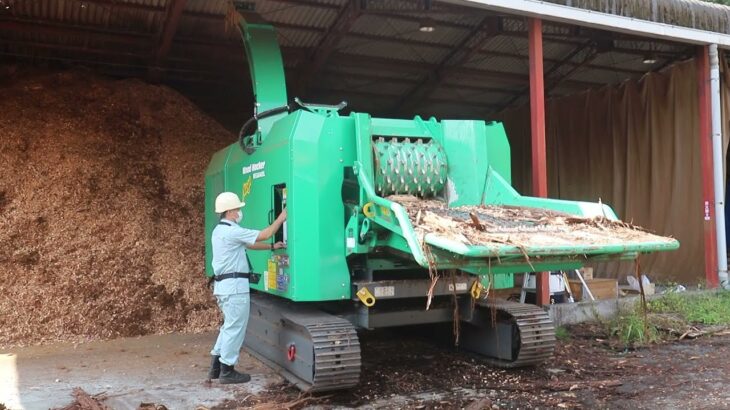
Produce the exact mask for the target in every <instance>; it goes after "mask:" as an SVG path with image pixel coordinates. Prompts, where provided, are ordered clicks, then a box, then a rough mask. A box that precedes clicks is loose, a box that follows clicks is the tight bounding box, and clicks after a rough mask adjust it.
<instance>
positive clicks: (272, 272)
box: [266, 259, 278, 290]
mask: <svg viewBox="0 0 730 410" xmlns="http://www.w3.org/2000/svg"><path fill="white" fill-rule="evenodd" d="M277 268H278V265H277V264H276V261H274V260H272V259H269V276H268V277H267V278H266V280H268V287H269V289H273V290H276V273H277V272H276V271H277Z"/></svg>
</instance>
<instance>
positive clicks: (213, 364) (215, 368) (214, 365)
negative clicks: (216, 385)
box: [208, 356, 221, 379]
mask: <svg viewBox="0 0 730 410" xmlns="http://www.w3.org/2000/svg"><path fill="white" fill-rule="evenodd" d="M210 357H211V360H210V370H208V378H209V379H217V378H218V377H219V376H220V375H221V362H220V361H218V359H220V358H221V357H220V356H210Z"/></svg>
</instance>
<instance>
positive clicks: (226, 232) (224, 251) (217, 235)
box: [211, 219, 260, 296]
mask: <svg viewBox="0 0 730 410" xmlns="http://www.w3.org/2000/svg"><path fill="white" fill-rule="evenodd" d="M259 232H260V231H257V230H255V229H246V228H241V227H240V226H239V225H238V224H237V223H235V222H233V221H229V220H227V219H222V220H221V222H220V223H219V224H218V225H217V226H216V227H215V229H213V237H212V240H211V244H212V248H213V261H212V266H213V273H215V274H216V275H223V274H224V273H233V272H241V273H246V272H251V268H250V267H249V266H248V261H247V260H246V247H247V246H251V245H253V244H254V243H256V238H258V236H259ZM237 293H249V286H248V279H245V278H231V279H224V280H222V281H216V282H215V286H214V287H213V294H214V295H216V296H221V295H235V294H237Z"/></svg>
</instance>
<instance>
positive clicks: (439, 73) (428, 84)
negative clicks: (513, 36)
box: [391, 17, 499, 112]
mask: <svg viewBox="0 0 730 410" xmlns="http://www.w3.org/2000/svg"><path fill="white" fill-rule="evenodd" d="M498 33H499V19H498V18H495V17H484V18H483V19H482V21H481V22H480V23H479V25H477V26H476V27H475V28H474V29H472V30H471V31H470V32H469V33H468V34H467V35H466V36H464V38H462V39H461V41H459V44H457V45H456V46H454V47H453V48H452V50H451V52H449V53H448V54H446V56H445V57H444V58H443V59H442V60H441V62H439V63H438V65H437V66H436V67H434V68H433V69H432V70H431V71H430V72H429V73H428V75H426V76H425V77H424V78H423V80H421V82H420V83H418V84H416V85H415V86H414V87H412V88H411V89H410V90H409V91H408V92H407V93H406V94H405V95H404V96H403V97H401V98H399V99H398V100H397V101H396V102H395V104H394V105H393V106H392V107H391V111H392V112H404V111H410V110H412V109H413V108H414V106H415V105H417V104H418V102H420V101H422V100H423V99H427V98H428V97H430V96H431V94H432V93H433V92H434V91H435V90H436V89H437V88H438V87H439V85H441V83H442V82H443V81H444V78H445V77H446V75H445V74H446V73H445V72H444V68H446V66H447V64H449V63H450V62H451V60H453V59H454V57H455V56H457V55H458V54H459V53H460V52H462V51H463V49H464V48H465V47H467V46H468V45H470V44H471V46H472V48H471V49H470V50H468V51H467V52H465V53H464V54H462V55H461V57H459V58H458V59H457V61H455V62H454V64H453V65H454V66H460V65H461V64H463V63H464V62H465V61H469V59H470V58H471V56H472V55H473V54H474V53H475V51H478V50H479V49H480V47H481V46H482V42H483V41H484V40H486V39H487V38H489V37H492V36H494V35H496V34H498ZM474 43H476V44H474Z"/></svg>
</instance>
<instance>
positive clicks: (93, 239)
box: [0, 72, 235, 347]
mask: <svg viewBox="0 0 730 410" xmlns="http://www.w3.org/2000/svg"><path fill="white" fill-rule="evenodd" d="M0 94H1V95H2V96H3V98H1V99H0V112H2V115H0V163H2V166H1V167H0V243H1V244H2V246H0V295H1V297H0V329H2V332H0V347H7V346H9V345H24V344H37V343H41V342H47V341H56V340H68V341H84V340H90V339H98V338H112V337H119V336H137V335H144V334H150V333H166V332H172V331H201V330H206V329H211V328H213V327H215V326H216V325H217V324H218V320H219V317H218V313H217V309H216V307H215V304H214V301H213V297H212V295H211V292H210V291H209V290H208V289H207V288H206V287H205V278H204V236H203V235H204V234H203V212H204V173H205V169H206V166H207V164H208V161H209V159H210V157H211V155H212V154H213V153H214V152H215V151H217V150H219V149H221V148H223V147H225V146H226V145H228V144H230V143H231V142H233V141H235V137H234V136H233V135H231V134H230V133H229V132H227V131H226V130H225V129H223V128H222V127H221V126H220V125H218V124H217V123H216V122H215V121H213V120H212V119H211V118H209V117H207V116H206V115H205V114H203V113H202V112H200V111H199V110H198V109H197V108H196V107H195V106H194V105H193V104H192V103H191V102H190V101H188V100H187V99H186V98H184V97H183V96H182V95H180V94H178V93H177V92H176V91H173V90H172V89H169V88H167V87H163V86H154V85H149V84H146V83H144V82H141V81H138V80H111V79H106V78H98V77H93V76H91V75H89V74H88V73H80V72H62V73H54V74H48V73H40V74H28V75H24V76H23V77H22V78H16V79H14V80H13V81H12V82H10V83H9V84H6V85H0Z"/></svg>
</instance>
